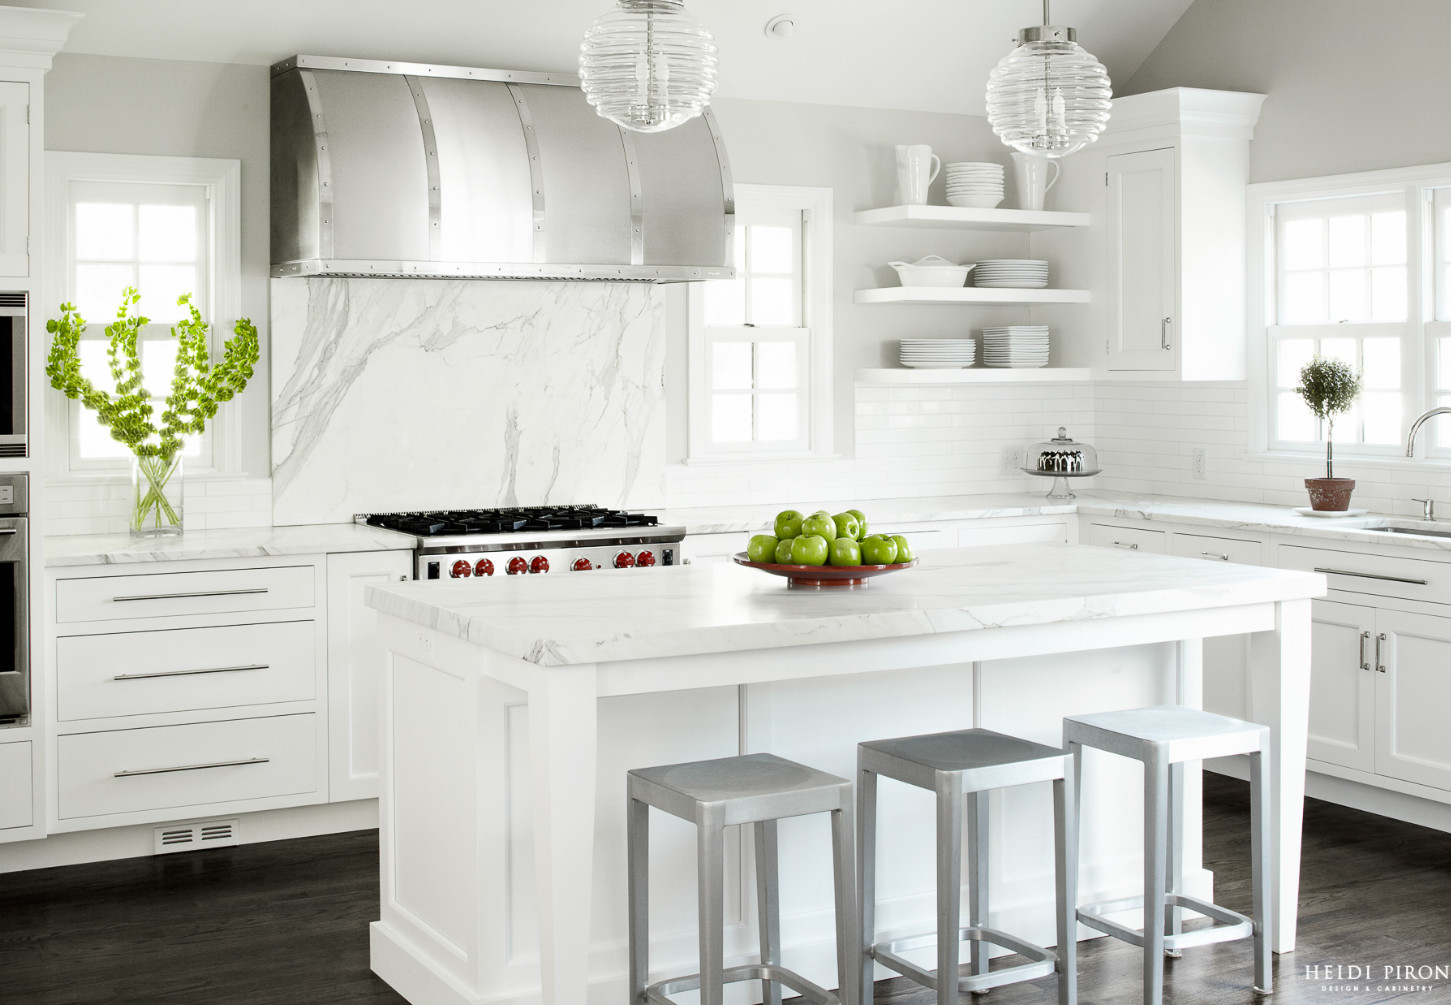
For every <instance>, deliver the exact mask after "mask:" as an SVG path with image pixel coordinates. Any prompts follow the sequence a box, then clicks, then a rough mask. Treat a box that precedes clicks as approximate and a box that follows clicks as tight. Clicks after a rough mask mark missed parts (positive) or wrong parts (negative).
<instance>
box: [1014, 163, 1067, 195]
mask: <svg viewBox="0 0 1451 1005" xmlns="http://www.w3.org/2000/svg"><path fill="white" fill-rule="evenodd" d="M1012 157H1013V178H1014V179H1015V180H1016V181H1017V183H1018V208H1019V209H1042V208H1043V197H1044V196H1046V195H1047V194H1048V190H1049V189H1050V188H1052V187H1053V184H1054V183H1055V182H1056V181H1058V175H1059V173H1060V172H1061V171H1062V170H1063V168H1062V165H1060V164H1059V163H1058V162H1057V161H1056V160H1050V159H1049V158H1047V157H1039V156H1038V155H1037V154H1025V153H1022V152H1019V151H1014V153H1013V155H1012ZM1049 167H1052V169H1053V177H1052V178H1049V177H1048V168H1049Z"/></svg>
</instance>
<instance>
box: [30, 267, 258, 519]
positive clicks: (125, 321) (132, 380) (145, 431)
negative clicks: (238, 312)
mask: <svg viewBox="0 0 1451 1005" xmlns="http://www.w3.org/2000/svg"><path fill="white" fill-rule="evenodd" d="M140 301H141V294H140V293H138V292H137V291H136V287H134V286H128V287H126V289H125V290H123V291H122V293H121V306H120V307H119V308H117V310H116V320H115V321H113V322H111V324H109V325H107V326H106V339H107V343H108V344H107V348H106V355H107V359H108V361H109V364H110V370H111V378H112V380H113V381H114V383H115V390H114V391H107V390H104V389H102V388H99V387H97V386H96V385H95V383H94V382H93V381H91V380H90V379H89V378H87V377H86V376H85V375H84V374H82V373H81V356H80V340H81V335H82V333H83V332H84V331H85V330H86V319H85V318H84V317H82V316H81V314H80V312H78V311H77V310H76V308H75V305H74V304H69V303H64V304H61V305H60V310H61V316H60V317H59V318H52V319H50V320H49V321H47V322H46V323H45V330H46V331H47V332H49V333H50V334H51V336H52V340H51V345H50V354H49V356H48V357H47V359H46V365H45V372H46V374H47V375H48V376H49V377H50V386H51V387H53V388H55V389H56V390H57V391H60V392H61V393H62V394H64V395H65V396H66V397H67V398H71V399H74V400H77V401H79V402H81V404H83V405H85V406H86V407H87V408H89V409H91V410H92V411H93V412H95V413H96V419H97V420H98V421H99V422H100V423H101V425H102V426H105V427H106V428H107V429H108V430H109V431H110V434H111V438H112V439H113V440H115V441H116V442H117V443H121V444H124V445H125V446H126V448H127V449H128V450H130V451H131V452H132V453H133V454H135V455H136V459H137V464H138V466H139V468H140V469H141V473H142V475H143V480H144V482H145V490H144V492H143V489H142V486H141V483H140V482H138V487H137V493H138V495H137V499H136V502H135V506H136V509H135V511H134V512H133V514H132V529H133V530H140V529H141V528H140V526H139V522H144V521H146V520H148V519H151V518H154V519H155V521H156V523H157V525H158V526H161V525H162V524H163V523H169V524H170V525H171V526H176V525H177V524H179V523H180V518H179V517H178V516H177V514H176V513H175V511H174V510H173V509H172V506H171V504H170V503H169V502H168V501H167V499H166V496H165V493H164V491H163V490H164V489H165V487H166V483H167V481H168V480H169V479H170V478H171V476H172V475H173V474H174V473H175V471H176V470H177V467H178V465H179V463H180V460H181V448H182V446H183V443H184V438H185V437H186V436H187V435H190V434H196V433H200V432H202V431H203V430H204V429H205V428H206V423H207V420H208V419H210V418H211V417H212V416H214V415H216V414H217V407H218V406H219V405H220V404H221V403H222V402H224V401H228V400H230V399H231V398H233V397H235V396H236V395H238V394H240V393H241V392H242V390H243V389H244V388H246V386H247V381H249V380H251V379H252V373H253V369H254V368H255V366H256V364H257V359H258V355H259V352H260V347H259V345H258V341H257V328H256V326H255V325H253V324H252V322H251V320H249V319H248V318H241V319H239V320H238V321H237V323H236V325H235V327H234V328H233V336H232V337H231V338H229V339H228V340H227V341H226V343H225V344H224V345H223V346H222V358H221V361H220V362H218V363H216V364H215V365H213V363H212V360H211V356H210V353H209V351H208V348H207V332H208V329H209V327H210V326H209V325H207V323H206V322H204V321H203V320H202V318H201V312H200V311H198V310H197V308H196V306H195V305H194V304H193V303H192V302H191V294H190V293H186V294H183V295H182V296H180V297H178V298H177V301H176V302H177V304H179V305H180V306H181V307H183V308H185V310H186V312H187V317H185V318H183V319H182V320H181V321H178V322H177V323H176V325H175V326H174V327H173V328H172V329H171V334H172V337H173V338H175V339H176V340H177V350H176V366H175V368H174V369H173V370H172V374H171V387H170V390H169V391H168V392H167V395H166V400H165V403H164V406H163V409H162V412H161V424H160V425H159V426H158V425H157V424H156V422H155V407H154V405H153V404H152V400H151V396H150V395H149V394H148V393H147V391H146V386H145V382H144V381H143V379H142V375H141V358H140V355H139V354H138V351H137V339H138V338H139V336H140V334H141V331H142V329H144V328H145V327H146V325H148V324H149V323H150V318H147V317H145V316H144V315H142V314H141V313H140V311H139V310H138V309H137V307H136V305H137V304H138V303H140Z"/></svg>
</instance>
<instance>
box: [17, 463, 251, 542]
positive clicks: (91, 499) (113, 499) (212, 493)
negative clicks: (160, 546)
mask: <svg viewBox="0 0 1451 1005" xmlns="http://www.w3.org/2000/svg"><path fill="white" fill-rule="evenodd" d="M182 494H183V495H182V506H183V510H182V525H183V527H184V528H185V529H186V530H222V529H227V528H234V527H268V526H271V524H272V479H270V478H214V479H203V478H190V479H187V480H186V481H185V482H183V484H182ZM130 497H131V479H130V477H129V476H128V477H125V478H96V479H87V480H86V481H84V482H59V483H58V482H48V483H47V484H46V486H45V533H46V534H47V535H70V534H124V533H126V531H127V526H126V521H127V517H128V515H129V513H130V510H129V505H130Z"/></svg>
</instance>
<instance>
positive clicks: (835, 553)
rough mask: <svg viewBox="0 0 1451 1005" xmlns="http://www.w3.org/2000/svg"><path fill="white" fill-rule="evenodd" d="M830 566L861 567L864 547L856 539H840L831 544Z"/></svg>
mask: <svg viewBox="0 0 1451 1005" xmlns="http://www.w3.org/2000/svg"><path fill="white" fill-rule="evenodd" d="M829 564H830V565H861V564H862V546H861V545H859V544H857V543H856V540H855V539H854V538H850V537H839V538H837V539H836V540H835V541H833V542H831V556H830V560H829Z"/></svg>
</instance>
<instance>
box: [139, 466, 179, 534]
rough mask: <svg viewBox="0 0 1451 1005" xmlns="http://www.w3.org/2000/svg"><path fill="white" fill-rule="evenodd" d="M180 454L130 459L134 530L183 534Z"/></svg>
mask: <svg viewBox="0 0 1451 1005" xmlns="http://www.w3.org/2000/svg"><path fill="white" fill-rule="evenodd" d="M181 488H182V482H181V454H180V453H177V454H175V455H174V456H171V457H166V456H156V457H132V458H131V533H132V534H133V535H134V536H136V537H161V536H165V535H170V534H180V533H181Z"/></svg>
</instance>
